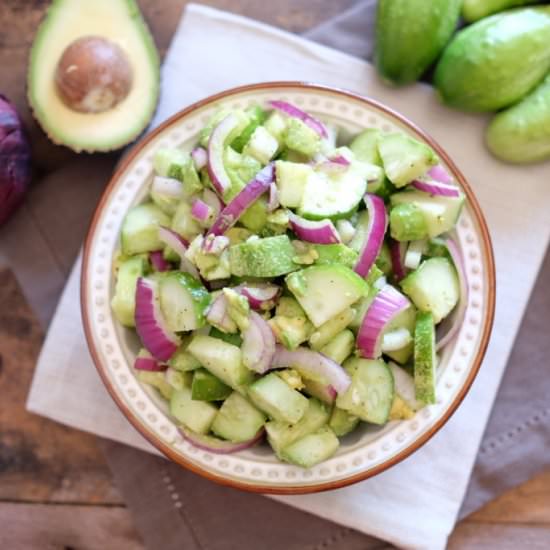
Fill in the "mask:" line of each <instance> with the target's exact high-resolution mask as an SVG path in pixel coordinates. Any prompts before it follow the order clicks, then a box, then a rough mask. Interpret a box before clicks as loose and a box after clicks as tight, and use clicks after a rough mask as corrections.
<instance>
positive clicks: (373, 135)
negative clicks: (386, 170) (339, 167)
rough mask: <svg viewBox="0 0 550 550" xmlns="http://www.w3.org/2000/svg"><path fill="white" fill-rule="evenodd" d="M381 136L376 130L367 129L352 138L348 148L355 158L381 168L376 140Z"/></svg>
mask: <svg viewBox="0 0 550 550" xmlns="http://www.w3.org/2000/svg"><path fill="white" fill-rule="evenodd" d="M381 135H382V134H381V132H380V130H378V129H377V128H368V129H367V130H364V131H363V132H361V133H360V134H359V135H358V136H356V137H355V138H353V141H352V142H351V143H350V146H349V148H350V149H351V150H352V151H353V153H354V155H355V158H357V160H362V161H364V162H370V163H371V164H376V165H377V166H382V159H381V158H380V153H379V152H378V139H379V138H380V136H381Z"/></svg>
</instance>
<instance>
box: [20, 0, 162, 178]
mask: <svg viewBox="0 0 550 550" xmlns="http://www.w3.org/2000/svg"><path fill="white" fill-rule="evenodd" d="M138 4H139V3H138V2H136V1H135V0H94V1H93V2H85V4H83V3H82V2H81V0H56V1H55V2H51V3H49V8H48V10H47V12H46V14H45V17H44V19H43V20H42V22H41V23H40V26H39V27H38V30H37V32H36V35H35V37H34V42H33V45H32V49H31V52H30V62H29V68H28V72H27V75H28V80H27V95H28V100H29V103H30V106H31V107H32V111H33V114H34V117H35V118H36V119H37V120H38V122H39V123H40V125H41V126H42V128H43V129H44V131H45V132H46V133H47V134H48V137H49V138H50V139H51V140H52V141H53V142H54V143H56V144H62V145H65V146H67V147H70V148H71V149H72V150H73V151H76V152H77V153H78V152H81V151H87V152H89V153H92V152H94V151H112V150H114V149H119V148H120V147H122V146H124V145H126V144H127V143H130V142H132V141H134V139H135V138H137V137H138V136H139V134H141V133H142V131H143V130H144V129H145V127H146V126H147V125H148V123H149V121H150V120H151V117H152V116H153V113H154V112H155V109H156V106H157V102H158V97H159V55H158V52H157V50H156V47H155V42H154V40H153V38H152V37H151V34H150V32H149V29H148V27H147V24H146V23H145V21H144V19H143V17H142V15H141V12H140V9H139V5H138ZM17 17H18V16H16V18H17ZM19 23H20V21H19V20H15V19H14V24H15V25H18V24H19ZM75 67H76V70H74V68H75ZM84 176H85V175H84Z"/></svg>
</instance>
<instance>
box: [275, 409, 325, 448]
mask: <svg viewBox="0 0 550 550" xmlns="http://www.w3.org/2000/svg"><path fill="white" fill-rule="evenodd" d="M329 416H330V414H329V408H328V407H327V406H326V405H325V404H324V403H321V402H320V401H318V400H317V399H313V398H312V399H308V407H307V409H306V412H305V413H304V416H302V418H301V419H300V420H299V421H298V422H297V423H296V424H288V423H287V422H281V421H278V420H271V421H269V422H268V423H267V424H266V425H265V429H266V431H267V440H268V441H269V444H270V445H271V447H272V448H273V450H274V451H275V453H276V454H277V456H279V455H280V454H281V451H282V450H283V449H284V448H285V447H288V446H289V445H291V444H292V443H294V442H295V441H297V440H298V439H300V438H302V437H304V436H306V435H308V434H310V433H312V432H315V431H317V430H318V429H319V428H321V427H322V426H324V425H325V424H326V423H327V422H328V419H329Z"/></svg>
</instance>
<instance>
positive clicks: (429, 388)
mask: <svg viewBox="0 0 550 550" xmlns="http://www.w3.org/2000/svg"><path fill="white" fill-rule="evenodd" d="M436 366H437V357H436V355H435V326H434V318H433V316H432V314H431V313H426V312H419V313H418V315H417V317H416V329H415V331H414V387H415V393H416V399H418V401H420V402H421V403H426V404H427V405H429V404H432V403H435V401H436V396H435V390H436V388H435V382H436V374H435V369H436Z"/></svg>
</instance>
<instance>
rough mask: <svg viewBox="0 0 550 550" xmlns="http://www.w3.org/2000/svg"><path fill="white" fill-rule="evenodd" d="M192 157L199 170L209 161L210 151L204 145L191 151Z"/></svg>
mask: <svg viewBox="0 0 550 550" xmlns="http://www.w3.org/2000/svg"><path fill="white" fill-rule="evenodd" d="M191 158H192V159H193V164H194V165H195V168H196V169H197V171H199V170H202V169H203V168H204V167H205V166H206V165H207V163H208V153H207V152H206V149H203V148H202V147H196V148H195V149H193V150H192V151H191Z"/></svg>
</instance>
